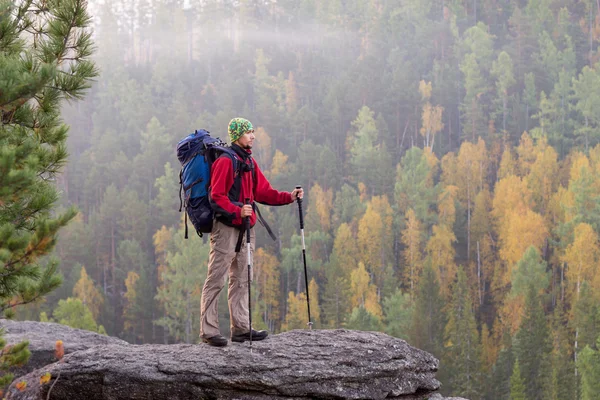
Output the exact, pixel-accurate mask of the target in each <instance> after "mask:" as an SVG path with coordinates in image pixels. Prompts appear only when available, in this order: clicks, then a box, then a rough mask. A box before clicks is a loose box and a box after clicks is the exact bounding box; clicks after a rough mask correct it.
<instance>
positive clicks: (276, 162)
mask: <svg viewBox="0 0 600 400" xmlns="http://www.w3.org/2000/svg"><path fill="white" fill-rule="evenodd" d="M289 171H290V166H289V163H288V156H287V155H285V154H283V153H282V152H281V151H279V150H275V154H274V155H273V160H272V162H271V169H270V170H269V173H268V174H265V175H267V177H268V178H269V179H274V178H276V177H278V176H280V175H285V174H287V173H288V172H289Z"/></svg>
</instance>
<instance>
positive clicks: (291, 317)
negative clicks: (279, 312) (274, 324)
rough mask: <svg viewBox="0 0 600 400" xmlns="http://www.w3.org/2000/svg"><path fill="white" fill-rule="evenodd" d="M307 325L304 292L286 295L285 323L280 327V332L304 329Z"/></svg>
mask: <svg viewBox="0 0 600 400" xmlns="http://www.w3.org/2000/svg"><path fill="white" fill-rule="evenodd" d="M307 323H308V315H307V310H306V294H305V293H304V292H301V293H298V294H294V292H289V293H288V299H287V313H286V314H285V322H284V323H283V325H282V326H281V330H282V331H289V330H292V329H304V328H306V324H307Z"/></svg>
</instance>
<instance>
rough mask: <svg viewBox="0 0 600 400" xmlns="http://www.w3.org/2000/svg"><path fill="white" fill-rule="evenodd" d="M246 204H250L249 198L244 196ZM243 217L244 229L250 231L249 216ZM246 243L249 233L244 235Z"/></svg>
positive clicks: (248, 239) (248, 241)
mask: <svg viewBox="0 0 600 400" xmlns="http://www.w3.org/2000/svg"><path fill="white" fill-rule="evenodd" d="M246 205H250V199H249V198H247V197H246ZM244 219H245V221H244V222H245V225H246V231H250V217H246V218H244ZM246 236H247V237H246V243H250V235H246Z"/></svg>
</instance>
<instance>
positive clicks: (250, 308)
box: [245, 198, 252, 353]
mask: <svg viewBox="0 0 600 400" xmlns="http://www.w3.org/2000/svg"><path fill="white" fill-rule="evenodd" d="M246 204H250V199H248V198H247V199H246ZM245 222H246V252H247V253H246V256H247V260H248V320H249V322H250V353H252V296H251V292H250V276H251V273H250V270H251V268H252V260H251V258H250V217H246V221H245Z"/></svg>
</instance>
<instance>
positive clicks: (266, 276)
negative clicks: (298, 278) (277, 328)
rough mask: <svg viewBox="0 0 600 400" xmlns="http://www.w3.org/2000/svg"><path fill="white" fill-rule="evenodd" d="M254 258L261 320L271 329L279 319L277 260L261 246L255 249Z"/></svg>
mask: <svg viewBox="0 0 600 400" xmlns="http://www.w3.org/2000/svg"><path fill="white" fill-rule="evenodd" d="M254 260H255V261H254V269H253V271H254V282H256V285H257V296H258V304H260V309H261V311H262V318H263V321H264V322H265V324H266V325H267V326H268V327H269V329H270V330H273V329H274V325H275V322H276V321H278V320H279V275H280V273H279V261H278V260H277V257H275V256H274V255H272V254H270V253H269V252H268V251H267V250H265V249H264V248H262V247H259V248H258V249H257V250H256V253H255V255H254Z"/></svg>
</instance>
